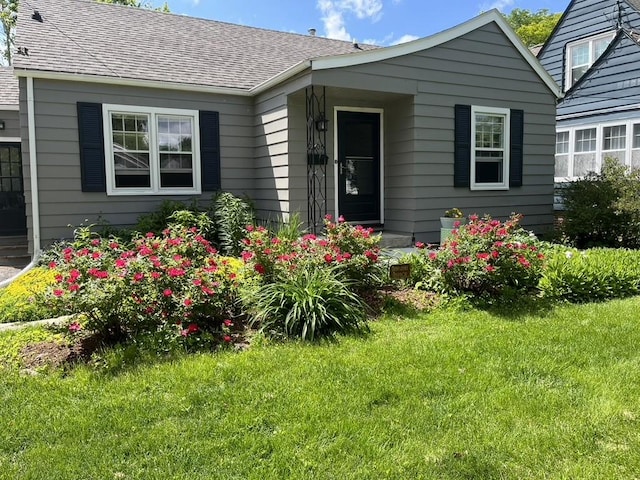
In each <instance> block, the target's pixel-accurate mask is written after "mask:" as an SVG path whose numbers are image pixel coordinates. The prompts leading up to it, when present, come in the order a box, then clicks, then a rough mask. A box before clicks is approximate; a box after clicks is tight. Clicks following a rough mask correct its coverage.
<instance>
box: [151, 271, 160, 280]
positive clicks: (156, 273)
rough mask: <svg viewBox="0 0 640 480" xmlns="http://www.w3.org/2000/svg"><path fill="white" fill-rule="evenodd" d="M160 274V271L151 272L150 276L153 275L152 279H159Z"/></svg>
mask: <svg viewBox="0 0 640 480" xmlns="http://www.w3.org/2000/svg"><path fill="white" fill-rule="evenodd" d="M161 276H162V273H160V272H151V277H153V279H154V280H157V279H159V278H160V277H161Z"/></svg>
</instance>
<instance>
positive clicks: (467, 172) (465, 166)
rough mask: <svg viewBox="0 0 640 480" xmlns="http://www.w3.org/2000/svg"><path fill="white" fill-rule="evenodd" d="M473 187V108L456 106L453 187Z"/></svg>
mask: <svg viewBox="0 0 640 480" xmlns="http://www.w3.org/2000/svg"><path fill="white" fill-rule="evenodd" d="M470 185H471V106H470V105H456V106H455V132H454V164H453V186H454V187H469V186H470Z"/></svg>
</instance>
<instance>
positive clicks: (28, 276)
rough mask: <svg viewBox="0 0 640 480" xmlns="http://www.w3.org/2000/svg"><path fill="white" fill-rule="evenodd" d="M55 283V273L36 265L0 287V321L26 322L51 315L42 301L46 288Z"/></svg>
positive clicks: (51, 312) (50, 311)
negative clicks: (3, 286)
mask: <svg viewBox="0 0 640 480" xmlns="http://www.w3.org/2000/svg"><path fill="white" fill-rule="evenodd" d="M54 284H55V273H54V272H52V271H51V270H49V269H48V268H45V267H36V268H34V269H32V270H30V271H29V272H27V273H25V274H24V275H22V276H21V277H19V278H17V279H16V280H14V281H13V282H11V284H9V285H8V286H6V287H5V288H3V289H0V323H2V322H28V321H33V320H41V319H43V318H50V317H52V316H53V313H54V312H53V311H52V310H51V309H49V308H48V307H47V306H46V304H45V303H44V302H43V300H42V297H43V296H44V294H45V292H46V290H47V288H49V287H51V286H52V285H54Z"/></svg>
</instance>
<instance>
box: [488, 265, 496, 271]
mask: <svg viewBox="0 0 640 480" xmlns="http://www.w3.org/2000/svg"><path fill="white" fill-rule="evenodd" d="M495 271H496V267H494V266H493V265H487V272H495Z"/></svg>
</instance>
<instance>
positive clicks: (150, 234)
mask: <svg viewBox="0 0 640 480" xmlns="http://www.w3.org/2000/svg"><path fill="white" fill-rule="evenodd" d="M155 236H156V235H155V234H154V233H153V232H147V234H146V235H145V237H147V238H153V237H155Z"/></svg>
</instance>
